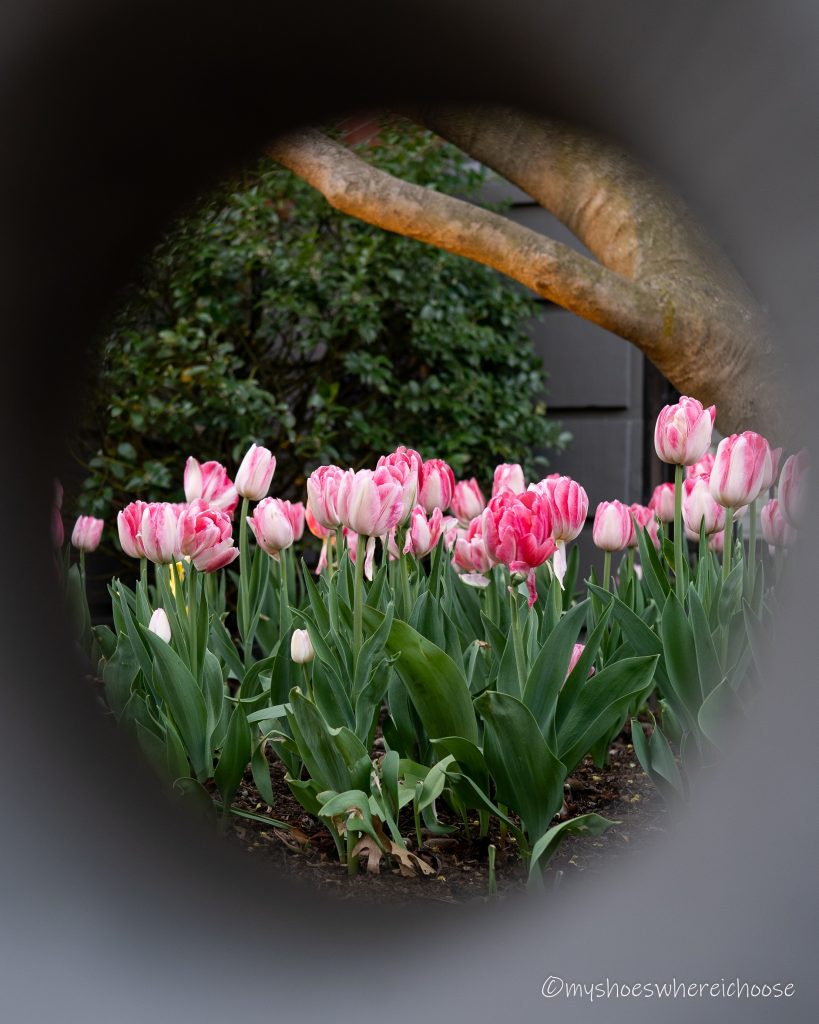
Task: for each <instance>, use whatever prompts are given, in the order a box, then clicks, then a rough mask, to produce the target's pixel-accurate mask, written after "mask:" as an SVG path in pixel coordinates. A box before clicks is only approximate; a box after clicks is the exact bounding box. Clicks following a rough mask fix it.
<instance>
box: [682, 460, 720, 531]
mask: <svg viewBox="0 0 819 1024" xmlns="http://www.w3.org/2000/svg"><path fill="white" fill-rule="evenodd" d="M682 517H683V525H684V526H685V532H686V535H687V536H688V539H689V540H698V539H699V536H700V528H701V526H702V524H703V523H705V535H706V537H710V536H711V534H713V533H719V532H720V531H721V530H724V529H725V509H724V508H723V506H722V505H720V504H719V502H717V501H715V500H714V496H713V495H712V494H711V488H710V486H709V483H708V478H707V477H705V476H700V477H697V478H696V479H688V480H684V481H683V501H682Z"/></svg>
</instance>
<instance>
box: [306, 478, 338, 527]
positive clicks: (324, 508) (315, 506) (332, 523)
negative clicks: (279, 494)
mask: <svg viewBox="0 0 819 1024" xmlns="http://www.w3.org/2000/svg"><path fill="white" fill-rule="evenodd" d="M343 478H344V470H343V469H341V468H340V467H339V466H319V467H318V469H314V470H313V472H312V473H311V474H310V476H309V477H308V478H307V508H308V510H309V512H310V514H311V515H312V517H313V518H314V519H315V521H316V522H317V523H318V524H319V526H323V527H324V528H325V530H335V529H337V528H338V527H339V526H341V519H339V516H338V489H339V486H340V485H341V481H342V479H343Z"/></svg>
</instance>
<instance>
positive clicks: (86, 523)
mask: <svg viewBox="0 0 819 1024" xmlns="http://www.w3.org/2000/svg"><path fill="white" fill-rule="evenodd" d="M104 526H105V523H104V522H103V520H102V519H95V518H94V517H93V516H80V517H79V518H78V519H77V521H76V523H74V529H73V530H72V532H71V543H72V544H73V545H74V547H75V548H77V549H79V550H80V551H96V550H97V548H98V547H99V546H100V541H101V540H102V529H103V527H104Z"/></svg>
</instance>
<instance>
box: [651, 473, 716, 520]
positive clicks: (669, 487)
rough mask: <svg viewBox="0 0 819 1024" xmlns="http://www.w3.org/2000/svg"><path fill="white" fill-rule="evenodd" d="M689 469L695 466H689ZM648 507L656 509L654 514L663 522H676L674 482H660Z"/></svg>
mask: <svg viewBox="0 0 819 1024" xmlns="http://www.w3.org/2000/svg"><path fill="white" fill-rule="evenodd" d="M704 461H705V460H704V459H701V460H700V461H699V462H698V463H697V465H698V466H700V465H702V464H703V462H704ZM688 468H689V469H692V468H693V467H691V466H689V467H688ZM648 507H649V508H650V509H653V510H654V514H655V515H656V516H657V518H658V519H659V520H660V522H661V523H673V522H674V484H658V485H657V486H656V487H655V488H654V491H653V493H652V495H651V501H649V503H648Z"/></svg>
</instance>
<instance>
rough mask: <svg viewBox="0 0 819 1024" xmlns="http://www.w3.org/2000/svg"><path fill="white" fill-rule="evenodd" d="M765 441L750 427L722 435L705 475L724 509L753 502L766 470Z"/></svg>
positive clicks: (767, 448) (766, 445)
mask: <svg viewBox="0 0 819 1024" xmlns="http://www.w3.org/2000/svg"><path fill="white" fill-rule="evenodd" d="M770 462H771V450H770V446H769V445H768V442H767V441H766V440H765V438H764V437H762V436H761V435H760V434H755V433H754V432H753V430H746V431H745V432H744V433H742V434H731V436H730V437H724V438H723V439H722V440H721V441H720V443H719V445H718V447H717V454H716V458H715V459H714V468H713V469H712V470H711V476H710V477H709V481H708V482H709V486H710V488H711V494H712V495H713V497H714V499H715V501H718V502H719V503H720V505H722V506H723V507H724V508H733V509H736V508H739V507H740V506H741V505H747V504H749V502H752V501H754V500H755V499H756V498H757V497H758V496H759V492H760V490H761V487H762V482H763V480H764V479H765V477H766V475H767V474H768V473H769V472H770Z"/></svg>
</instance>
